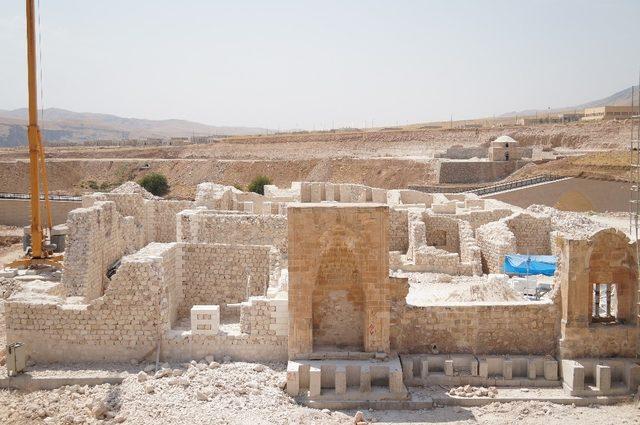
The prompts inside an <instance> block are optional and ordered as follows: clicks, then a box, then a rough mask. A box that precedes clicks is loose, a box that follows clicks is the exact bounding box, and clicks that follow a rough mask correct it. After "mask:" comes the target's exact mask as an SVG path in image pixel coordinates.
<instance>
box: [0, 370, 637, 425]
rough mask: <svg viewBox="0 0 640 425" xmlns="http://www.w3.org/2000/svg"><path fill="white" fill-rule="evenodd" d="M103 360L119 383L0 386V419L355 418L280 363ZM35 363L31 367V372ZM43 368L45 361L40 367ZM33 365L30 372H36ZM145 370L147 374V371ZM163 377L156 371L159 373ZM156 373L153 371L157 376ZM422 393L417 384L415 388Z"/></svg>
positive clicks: (562, 412)
mask: <svg viewBox="0 0 640 425" xmlns="http://www.w3.org/2000/svg"><path fill="white" fill-rule="evenodd" d="M164 367H166V369H162V370H163V372H162V373H160V374H154V365H153V364H142V365H136V366H132V365H105V366H104V367H103V368H102V370H103V371H104V372H114V371H115V372H118V373H123V375H124V376H125V379H124V382H123V383H122V384H121V385H108V384H105V385H99V386H95V387H87V386H82V387H81V386H67V387H62V388H59V389H56V390H51V391H35V392H31V393H24V392H19V391H8V390H0V422H1V423H11V424H40V423H44V424H79V423H89V424H96V423H131V424H165V423H172V424H210V423H220V424H247V423H255V424H354V423H355V422H354V417H355V414H356V412H355V411H332V410H328V409H324V410H314V409H310V408H306V407H302V406H300V405H298V404H296V403H295V401H294V400H293V399H292V398H290V397H289V396H287V395H286V394H285V392H284V391H282V386H283V382H284V381H285V380H286V368H285V365H284V364H282V363H274V364H265V365H263V364H256V363H242V362H238V363H235V362H220V363H218V362H216V361H213V362H211V359H207V360H202V361H200V362H198V363H197V362H195V361H194V362H191V363H185V364H170V365H169V364H164ZM39 368H40V366H39V365H35V367H32V368H31V369H32V372H31V373H33V374H34V375H38V374H44V373H41V372H39V371H38V369H39ZM45 368H46V367H45ZM88 368H90V369H91V370H92V371H95V369H96V367H95V365H94V366H91V365H89V366H88V367H87V368H83V367H82V365H80V366H79V367H78V366H76V367H75V368H74V367H67V368H65V369H64V370H62V369H60V370H59V371H56V370H53V371H51V370H49V371H47V373H46V374H47V375H49V376H51V375H52V374H53V375H58V376H63V375H64V376H69V375H82V374H86V373H87V371H86V370H85V369H88ZM33 369H35V371H33ZM143 369H144V370H147V371H148V372H144V371H143ZM164 374H166V375H165V376H163V377H160V375H164ZM154 375H155V377H154ZM418 392H421V390H418ZM639 413H640V411H639V410H638V409H637V408H636V407H635V406H634V404H631V403H627V404H620V405H616V406H602V407H597V406H594V407H572V406H570V405H569V406H564V405H555V404H551V403H547V402H532V401H519V402H512V403H506V404H500V403H492V404H489V405H486V406H483V407H474V408H461V407H436V408H435V409H432V410H418V411H393V410H390V411H374V410H365V411H364V412H363V414H364V419H365V420H366V421H367V422H368V423H381V424H402V423H407V424H408V423H449V424H475V423H482V424H504V423H516V422H517V423H524V424H539V423H541V422H543V421H544V422H547V423H569V424H604V423H617V424H637V423H638V418H639V416H638V415H639Z"/></svg>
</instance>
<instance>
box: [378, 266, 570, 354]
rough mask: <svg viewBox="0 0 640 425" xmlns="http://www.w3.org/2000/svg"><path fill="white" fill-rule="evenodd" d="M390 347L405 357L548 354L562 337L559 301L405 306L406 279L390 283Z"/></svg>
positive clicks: (551, 352) (556, 299)
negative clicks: (421, 355) (416, 355)
mask: <svg viewBox="0 0 640 425" xmlns="http://www.w3.org/2000/svg"><path fill="white" fill-rule="evenodd" d="M390 283H391V299H392V301H391V326H390V328H391V335H390V339H391V348H392V349H394V350H397V351H398V352H401V353H438V352H439V353H471V354H475V355H481V354H540V355H544V354H550V355H553V354H555V353H556V345H557V337H558V334H559V319H560V317H559V316H560V312H559V300H558V297H555V298H553V299H552V300H548V301H543V302H528V301H522V302H502V303H465V302H460V303H448V304H434V305H429V306H425V307H417V306H413V305H408V304H407V303H406V296H407V293H408V291H409V284H408V281H407V278H390Z"/></svg>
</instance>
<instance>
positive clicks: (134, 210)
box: [82, 192, 150, 248]
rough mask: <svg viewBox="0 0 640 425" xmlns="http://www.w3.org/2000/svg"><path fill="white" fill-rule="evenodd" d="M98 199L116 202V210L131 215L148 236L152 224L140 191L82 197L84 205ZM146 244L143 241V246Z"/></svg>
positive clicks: (121, 213) (86, 205) (124, 214)
mask: <svg viewBox="0 0 640 425" xmlns="http://www.w3.org/2000/svg"><path fill="white" fill-rule="evenodd" d="M98 201H111V202H113V203H114V204H115V206H116V210H117V211H118V213H119V214H120V215H122V216H123V217H128V216H131V217H133V219H134V222H135V224H136V226H137V227H140V228H141V229H143V231H142V233H143V235H145V237H146V228H147V226H148V225H149V224H150V223H149V220H148V219H147V208H146V206H145V199H144V198H143V197H142V195H140V194H138V193H99V192H98V193H94V194H91V195H85V196H83V197H82V206H83V207H90V206H91V205H93V204H94V203H95V202H98ZM145 244H146V240H143V241H142V245H141V246H140V247H139V248H141V247H142V246H144V245H145Z"/></svg>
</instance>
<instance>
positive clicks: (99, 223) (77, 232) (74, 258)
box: [62, 201, 144, 300]
mask: <svg viewBox="0 0 640 425" xmlns="http://www.w3.org/2000/svg"><path fill="white" fill-rule="evenodd" d="M67 226H68V228H69V233H68V235H67V248H66V252H65V267H64V271H63V276H62V282H63V284H64V286H65V289H66V291H67V293H68V295H69V296H84V297H87V298H88V299H89V300H92V299H94V298H97V297H100V296H102V292H103V286H104V285H105V284H106V283H107V282H108V279H107V277H106V275H105V272H106V270H107V267H109V265H111V264H112V263H114V262H115V261H116V260H117V259H119V258H120V257H122V256H123V255H125V254H130V253H132V252H134V251H135V250H136V249H137V248H138V246H139V245H140V243H141V240H142V239H144V236H143V234H142V229H141V228H140V227H138V226H136V225H135V222H134V218H133V217H122V216H121V215H120V214H119V213H118V212H117V211H116V205H115V203H113V202H103V201H96V202H94V203H93V205H92V206H91V207H89V208H77V209H75V210H73V211H71V212H70V213H69V216H68V220H67Z"/></svg>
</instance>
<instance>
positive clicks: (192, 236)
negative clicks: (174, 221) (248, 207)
mask: <svg viewBox="0 0 640 425" xmlns="http://www.w3.org/2000/svg"><path fill="white" fill-rule="evenodd" d="M177 234H178V235H179V240H178V241H179V242H191V243H222V244H239V245H274V246H276V247H277V248H278V249H279V250H280V252H281V253H282V254H286V253H287V217H286V216H282V215H258V214H237V213H230V212H227V211H225V212H219V211H209V210H204V209H197V210H185V211H181V212H180V213H178V229H177Z"/></svg>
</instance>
